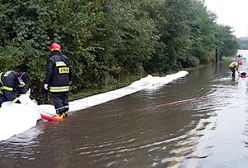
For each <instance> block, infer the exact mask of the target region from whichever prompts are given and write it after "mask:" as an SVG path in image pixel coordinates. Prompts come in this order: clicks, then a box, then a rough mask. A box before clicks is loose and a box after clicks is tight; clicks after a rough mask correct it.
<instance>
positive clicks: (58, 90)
mask: <svg viewBox="0 0 248 168" xmlns="http://www.w3.org/2000/svg"><path fill="white" fill-rule="evenodd" d="M67 91H69V88H68V89H50V92H67Z"/></svg>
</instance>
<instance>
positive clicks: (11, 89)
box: [1, 86, 13, 91]
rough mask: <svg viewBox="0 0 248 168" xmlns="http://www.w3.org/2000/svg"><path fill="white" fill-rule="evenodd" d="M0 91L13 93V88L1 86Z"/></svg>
mask: <svg viewBox="0 0 248 168" xmlns="http://www.w3.org/2000/svg"><path fill="white" fill-rule="evenodd" d="M1 89H4V90H8V91H13V88H11V87H8V86H2V87H1Z"/></svg>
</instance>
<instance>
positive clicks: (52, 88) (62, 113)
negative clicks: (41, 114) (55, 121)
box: [44, 42, 72, 119]
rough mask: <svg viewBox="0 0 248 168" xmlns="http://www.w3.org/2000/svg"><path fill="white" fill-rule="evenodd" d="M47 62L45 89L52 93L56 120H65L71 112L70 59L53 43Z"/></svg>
mask: <svg viewBox="0 0 248 168" xmlns="http://www.w3.org/2000/svg"><path fill="white" fill-rule="evenodd" d="M50 51H51V53H50V55H49V58H48V61H47V67H46V78H45V84H44V88H45V89H46V90H48V91H49V92H50V93H51V98H52V102H53V105H54V107H55V110H56V113H57V115H56V116H55V117H56V118H60V119H63V118H65V117H66V116H67V111H68V110H69V103H68V91H69V85H70V84H71V81H72V72H71V66H70V62H69V59H68V57H66V56H65V55H63V54H62V53H61V46H60V45H59V44H58V43H55V42H54V43H52V44H51V46H50Z"/></svg>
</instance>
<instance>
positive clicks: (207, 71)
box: [0, 63, 248, 168]
mask: <svg viewBox="0 0 248 168" xmlns="http://www.w3.org/2000/svg"><path fill="white" fill-rule="evenodd" d="M242 68H243V70H244V71H247V70H246V69H247V67H246V65H244V66H243V67H242ZM247 88H248V78H236V79H235V80H233V79H232V78H231V73H230V70H229V69H228V68H227V63H220V64H219V65H218V66H215V65H209V66H207V67H205V68H202V69H199V70H194V71H190V72H189V75H188V76H186V77H185V78H182V79H178V80H176V81H174V82H172V83H169V84H167V85H165V86H163V87H160V88H157V89H152V90H143V91H140V92H137V93H134V94H132V95H129V96H125V97H123V98H120V99H117V100H113V101H110V102H107V103H104V104H101V105H98V106H94V107H91V108H88V109H84V110H82V111H77V112H74V113H70V116H69V117H68V118H67V119H66V120H65V121H64V122H62V123H53V122H42V121H39V122H38V124H37V126H36V127H34V128H32V129H31V130H28V131H26V132H25V133H22V134H19V135H18V136H14V137H12V138H10V139H8V140H6V141H1V142H0V168H153V167H154V168H165V167H166V168H167V167H168V168H246V167H247V162H248V90H247Z"/></svg>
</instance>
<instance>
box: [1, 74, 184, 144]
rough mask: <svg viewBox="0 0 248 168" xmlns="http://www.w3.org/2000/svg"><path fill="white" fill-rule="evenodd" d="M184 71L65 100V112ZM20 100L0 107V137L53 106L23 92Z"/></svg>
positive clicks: (51, 111) (158, 84)
mask: <svg viewBox="0 0 248 168" xmlns="http://www.w3.org/2000/svg"><path fill="white" fill-rule="evenodd" d="M187 74H188V72H187V71H180V72H178V73H175V74H171V75H166V76H165V77H153V76H151V75H148V76H147V77H145V78H142V79H140V80H138V81H135V82H133V83H132V84H131V85H129V86H127V87H123V88H120V89H117V90H113V91H110V92H107V93H102V94H98V95H94V96H90V97H86V98H83V99H80V100H75V101H72V102H70V103H69V106H70V111H69V112H72V111H78V110H82V109H85V108H88V107H92V106H95V105H98V104H101V103H105V102H108V101H111V100H114V99H118V98H120V97H123V96H126V95H129V94H132V93H135V92H138V91H140V90H143V89H154V88H155V89H156V88H158V87H161V86H163V85H165V84H167V83H169V82H172V81H173V80H176V79H178V78H182V77H184V76H186V75H187ZM20 101H21V104H15V103H11V102H5V103H3V105H2V107H1V108H0V116H1V117H0V141H1V140H6V139H8V138H10V137H12V136H14V135H16V134H20V133H22V132H25V131H27V130H29V129H30V128H32V127H34V126H35V125H36V124H37V121H38V120H40V119H41V117H40V113H42V114H55V109H54V107H53V106H52V105H49V104H44V105H37V104H36V102H35V101H33V100H30V99H29V96H28V95H23V96H22V97H21V98H20Z"/></svg>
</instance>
